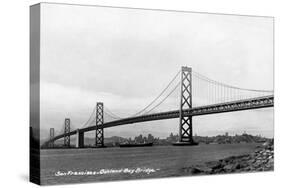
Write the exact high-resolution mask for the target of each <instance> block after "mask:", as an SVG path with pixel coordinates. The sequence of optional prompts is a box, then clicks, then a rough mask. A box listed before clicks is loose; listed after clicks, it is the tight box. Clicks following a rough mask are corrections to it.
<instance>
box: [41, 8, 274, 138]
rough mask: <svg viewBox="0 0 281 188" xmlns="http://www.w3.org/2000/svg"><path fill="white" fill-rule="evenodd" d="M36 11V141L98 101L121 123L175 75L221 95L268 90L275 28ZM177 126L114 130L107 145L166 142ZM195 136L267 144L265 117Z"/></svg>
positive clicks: (191, 17)
mask: <svg viewBox="0 0 281 188" xmlns="http://www.w3.org/2000/svg"><path fill="white" fill-rule="evenodd" d="M41 5H42V8H41V49H40V50H41V59H40V61H41V62H40V91H41V93H40V105H41V106H40V118H41V133H42V137H43V138H44V135H46V136H47V135H48V132H49V128H51V127H54V128H55V130H56V131H58V130H61V127H62V125H63V123H64V118H66V117H69V118H71V123H72V124H71V126H72V127H73V129H74V128H78V127H80V126H81V125H82V124H83V123H84V122H85V121H86V120H87V119H88V118H89V116H90V114H91V113H92V111H93V109H94V107H95V105H96V102H99V101H101V102H103V103H104V105H105V107H107V108H109V109H111V110H112V111H114V112H115V113H116V114H120V115H122V116H126V115H130V114H133V113H135V112H137V111H139V110H140V109H142V108H143V107H145V106H146V105H147V104H148V103H150V101H151V100H152V99H153V98H155V97H156V96H157V95H158V94H159V93H160V92H161V91H162V90H163V88H164V87H165V86H166V85H167V84H168V82H169V81H170V80H171V79H172V77H173V76H174V75H175V74H176V73H177V72H178V71H179V70H180V67H181V66H189V67H192V69H193V70H196V72H199V73H200V74H202V75H205V76H207V77H209V78H212V79H214V80H217V81H221V82H224V83H227V84H229V85H233V86H238V87H242V88H252V89H262V90H273V18H270V17H255V16H251V17H249V16H234V15H218V14H203V13H190V12H189V13H187V12H185V13H183V12H169V11H151V10H136V9H121V8H104V7H93V6H72V5H60V4H49V3H43V4H41ZM178 121H179V120H178V119H174V120H165V121H164V120H163V121H162V120H161V121H155V122H146V123H138V124H133V125H124V126H118V127H114V128H109V129H106V130H105V136H106V137H107V136H113V135H115V136H124V137H133V136H137V135H139V134H148V133H152V134H153V135H154V136H157V137H166V136H168V135H169V134H170V133H171V132H173V133H177V131H178ZM193 128H194V131H193V132H194V133H195V134H197V135H209V136H211V135H217V134H224V133H225V132H229V134H236V133H238V134H241V133H243V132H247V133H251V134H255V135H257V134H261V135H263V136H267V137H273V134H274V132H273V130H274V127H273V109H272V108H269V109H259V110H250V111H241V112H233V113H225V114H217V115H207V116H200V117H194V120H193ZM94 134H95V133H94V132H93V133H88V134H87V135H88V136H93V135H94ZM87 135H86V136H87Z"/></svg>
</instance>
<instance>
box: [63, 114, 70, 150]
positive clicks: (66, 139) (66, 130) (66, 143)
mask: <svg viewBox="0 0 281 188" xmlns="http://www.w3.org/2000/svg"><path fill="white" fill-rule="evenodd" d="M69 132H70V119H69V118H65V120H64V134H67V133H69ZM64 146H65V147H70V135H67V136H66V135H64Z"/></svg>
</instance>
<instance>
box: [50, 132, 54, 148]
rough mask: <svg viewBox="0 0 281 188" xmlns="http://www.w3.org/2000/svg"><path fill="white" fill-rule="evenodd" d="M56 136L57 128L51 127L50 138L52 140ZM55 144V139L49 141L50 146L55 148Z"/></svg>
mask: <svg viewBox="0 0 281 188" xmlns="http://www.w3.org/2000/svg"><path fill="white" fill-rule="evenodd" d="M54 137H55V129H54V128H50V140H52V139H53V138H54ZM54 146H55V143H54V141H52V142H50V143H49V148H53V147H54Z"/></svg>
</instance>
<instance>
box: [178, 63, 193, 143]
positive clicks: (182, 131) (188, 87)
mask: <svg viewBox="0 0 281 188" xmlns="http://www.w3.org/2000/svg"><path fill="white" fill-rule="evenodd" d="M180 88H181V89H180V109H179V140H178V141H179V142H178V143H179V144H183V145H193V144H195V143H194V141H193V138H192V116H186V115H185V114H184V110H185V109H188V108H192V69H191V68H190V67H182V68H181V86H180Z"/></svg>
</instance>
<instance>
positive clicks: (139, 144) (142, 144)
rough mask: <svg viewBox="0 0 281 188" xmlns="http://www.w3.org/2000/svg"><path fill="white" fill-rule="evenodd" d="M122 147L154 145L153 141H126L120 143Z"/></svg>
mask: <svg viewBox="0 0 281 188" xmlns="http://www.w3.org/2000/svg"><path fill="white" fill-rule="evenodd" d="M119 146H120V147H121V148H122V147H146V146H153V142H149V143H124V144H120V145H119Z"/></svg>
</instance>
